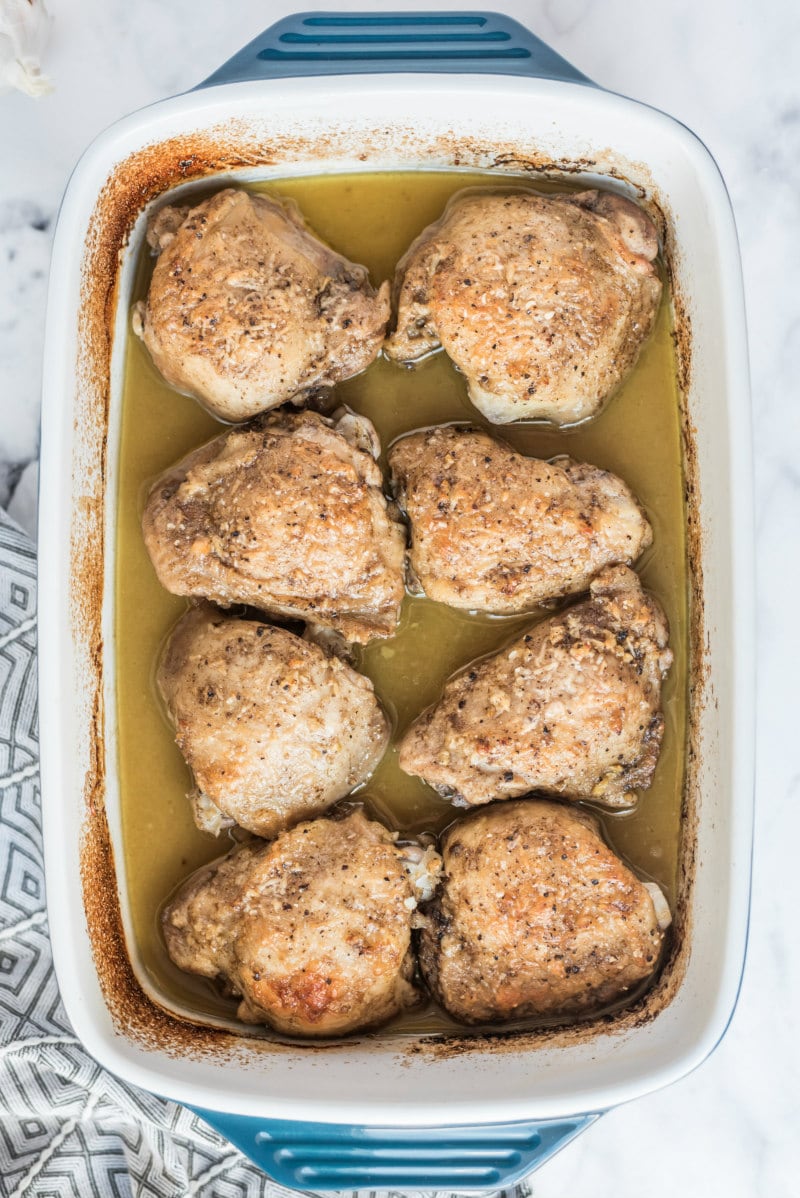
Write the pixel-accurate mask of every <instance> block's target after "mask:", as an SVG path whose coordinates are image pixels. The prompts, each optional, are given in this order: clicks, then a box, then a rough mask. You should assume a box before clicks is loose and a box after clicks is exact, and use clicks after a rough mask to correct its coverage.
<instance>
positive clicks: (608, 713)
mask: <svg viewBox="0 0 800 1198" xmlns="http://www.w3.org/2000/svg"><path fill="white" fill-rule="evenodd" d="M667 641H668V630H667V621H666V618H665V616H664V613H663V611H662V610H661V607H660V606H659V604H658V603H657V602H656V600H655V599H653V598H651V597H650V596H649V595H647V594H646V593H645V592H644V591H643V590H642V587H641V583H640V582H639V579H638V577H637V575H636V574H635V573H634V572H633V571H632V570H630V569H628V567H627V566H608V567H606V569H604V570H602V571H601V572H600V573H599V574H598V575H597V577H596V578H595V580H594V581H593V582H592V584H591V587H590V595H589V598H588V599H586V600H584V601H583V602H580V603H576V604H574V605H573V606H572V607H570V608H568V609H567V610H566V611H564V612H562V613H560V614H559V615H556V616H553V617H551V618H550V619H546V620H542V621H541V622H540V623H538V624H536V625H534V626H532V627H531V628H530V629H529V631H528V632H526V633H524V634H523V635H522V636H519V637H517V638H516V639H515V640H514V641H513V642H512V643H511V644H510V645H508V646H507V647H506V648H505V649H501V650H500V651H499V652H498V653H494V654H492V655H491V656H490V657H486V658H484V659H483V660H482V661H479V662H476V663H475V664H474V665H472V666H468V667H467V668H466V669H465V670H462V671H461V672H460V673H459V674H456V675H455V676H454V677H453V678H451V679H450V681H449V682H448V683H447V685H446V686H445V688H444V692H443V694H442V697H441V699H440V700H439V702H438V703H436V704H435V705H434V706H433V707H431V708H429V709H428V711H426V712H424V713H423V714H422V715H421V716H420V717H419V718H418V719H417V720H416V721H415V722H414V723H413V724H412V725H411V727H410V728H409V730H408V731H407V732H406V734H405V736H404V737H403V739H402V741H401V743H400V756H399V761H400V768H401V769H403V770H405V772H406V773H408V774H415V775H417V776H418V777H420V778H423V779H424V781H425V782H427V783H428V784H429V785H430V786H432V787H433V788H434V789H435V790H437V791H438V792H439V793H440V794H441V795H443V796H445V797H447V798H450V799H452V800H453V801H454V802H456V803H461V804H468V805H470V806H473V805H477V804H481V803H489V802H491V800H492V799H509V798H515V797H518V796H519V795H523V794H527V793H528V792H529V791H532V790H539V791H544V792H547V793H549V794H554V795H559V796H563V797H564V798H568V799H595V800H597V801H598V802H602V803H605V804H607V805H608V806H611V807H628V806H631V805H632V804H633V803H634V802H635V801H636V795H635V793H634V791H635V789H636V788H637V787H639V788H645V787H647V786H649V785H650V783H651V781H652V779H653V773H654V771H655V767H656V763H657V761H658V755H659V752H660V749H661V739H662V736H663V731H664V717H663V714H662V712H661V683H662V680H663V678H664V677H665V675H666V673H667V670H668V669H669V667H670V665H671V664H672V652H671V650H670V649H668V648H667Z"/></svg>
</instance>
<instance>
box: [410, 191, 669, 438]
mask: <svg viewBox="0 0 800 1198" xmlns="http://www.w3.org/2000/svg"><path fill="white" fill-rule="evenodd" d="M657 253H658V238H657V234H656V229H655V226H654V225H653V223H652V221H651V220H650V218H649V217H648V216H646V215H645V213H644V212H643V211H642V210H641V209H640V208H638V207H637V206H636V205H635V204H633V203H632V202H631V201H630V200H626V199H623V198H622V197H620V196H617V195H611V194H609V193H604V192H599V191H585V192H580V193H579V194H571V195H538V194H537V193H535V192H532V191H522V190H520V191H515V192H511V193H508V194H497V193H492V192H486V191H481V192H479V191H474V190H473V191H466V192H462V193H461V194H459V195H456V196H455V197H454V198H453V199H452V200H451V201H450V204H449V205H448V207H447V209H446V211H445V213H444V216H443V217H442V218H441V219H440V220H439V221H437V222H436V223H435V224H433V225H431V226H429V228H427V229H426V230H425V231H424V232H423V233H422V234H421V236H420V237H419V238H418V239H417V240H416V241H415V242H414V244H413V245H412V246H411V248H410V250H409V251H408V253H407V254H406V255H405V257H404V258H403V260H402V261H401V263H400V264H399V266H398V272H397V279H396V281H395V291H396V293H397V297H398V298H397V327H396V330H395V332H394V333H392V334H391V336H390V337H389V340H388V342H387V345H386V352H387V354H388V355H389V357H391V358H394V359H396V360H397V361H400V362H414V361H416V360H418V359H419V358H421V357H423V356H424V355H425V354H427V353H430V352H431V351H432V350H434V349H437V348H438V347H439V346H440V345H441V346H442V347H443V349H444V350H445V352H446V353H447V355H448V356H449V357H450V358H451V359H452V360H453V362H454V363H455V364H456V366H458V368H459V370H461V371H463V373H464V374H465V375H466V378H467V384H468V388H469V396H470V399H471V400H472V402H473V403H474V404H475V406H476V407H477V408H479V409H480V411H481V412H483V413H484V415H485V416H487V417H488V419H489V420H491V421H492V422H493V423H495V424H506V423H508V422H509V421H511V420H531V419H539V418H542V419H545V420H550V421H553V422H554V423H555V424H574V423H575V422H576V421H579V420H585V419H586V418H587V417H589V416H594V415H595V414H596V413H597V412H598V411H599V410H600V408H601V407H602V405H603V404H604V402H605V401H606V399H608V397H609V396H610V395H611V394H612V392H613V391H614V390H615V389H616V388H617V386H618V385H619V383H620V382H621V381H622V379H623V378H624V377H625V376H626V374H627V373H628V372H629V370H630V369H631V367H632V366H633V364H634V363H635V361H636V359H637V357H638V354H639V350H640V348H641V346H642V343H643V342H644V340H645V339H646V338H647V336H648V335H649V333H650V331H651V330H652V327H653V324H654V322H655V318H656V312H657V310H658V305H659V301H660V298H661V281H660V279H659V277H658V273H657V271H656V268H655V266H654V259H655V257H656V255H657Z"/></svg>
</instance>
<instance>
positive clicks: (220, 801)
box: [158, 606, 389, 836]
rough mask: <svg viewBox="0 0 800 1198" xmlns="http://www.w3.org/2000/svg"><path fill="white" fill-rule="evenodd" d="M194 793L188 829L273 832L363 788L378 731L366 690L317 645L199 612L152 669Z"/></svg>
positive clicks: (381, 742)
mask: <svg viewBox="0 0 800 1198" xmlns="http://www.w3.org/2000/svg"><path fill="white" fill-rule="evenodd" d="M158 685H159V689H160V690H161V693H162V695H163V697H164V701H165V703H166V705H167V709H168V711H169V714H170V717H171V719H172V722H173V724H174V726H175V738H176V740H177V743H178V747H179V748H180V750H181V752H182V753H183V755H184V757H185V758H186V761H187V762H188V764H189V766H190V768H191V770H192V773H193V775H194V780H195V783H196V789H195V791H194V792H193V794H192V795H191V796H190V797H191V799H192V803H193V807H194V813H195V822H196V823H197V825H198V827H199V828H201V829H202V830H203V831H205V832H213V833H219V832H220V831H221V829H222V828H223V827H226V826H229V825H230V824H233V823H236V824H239V825H240V826H241V827H243V828H247V830H248V831H250V832H254V833H255V834H256V835H257V836H274V835H275V834H276V833H277V832H279V831H281V830H282V829H283V828H285V827H287V825H289V824H291V823H296V822H297V821H298V820H300V819H308V818H309V817H310V816H312V815H319V814H321V813H322V812H323V811H324V810H325V809H326V808H327V807H330V805H331V804H332V803H335V802H336V800H337V799H341V798H344V796H345V795H347V794H349V793H350V791H351V790H352V789H353V788H354V787H355V786H358V785H359V784H360V783H362V782H364V781H365V779H366V778H368V777H369V775H370V774H371V773H372V771H373V770H374V768H375V766H376V765H377V764H378V762H379V761H380V759H381V757H382V755H383V751H384V749H385V748H386V744H387V742H388V739H389V728H388V725H387V722H386V719H385V717H384V715H383V712H382V711H381V708H380V706H379V704H378V701H377V699H376V698H375V692H374V690H373V687H372V683H371V682H370V681H369V679H368V678H365V677H364V676H363V675H362V674H358V673H357V672H356V671H355V670H353V669H351V668H350V666H348V665H346V664H345V663H344V662H343V661H340V660H339V658H338V657H334V656H332V655H330V654H328V653H326V652H325V651H324V650H323V649H321V648H320V647H319V645H316V644H314V643H313V642H310V641H306V640H301V638H300V637H298V636H295V635H294V634H293V633H291V632H287V631H286V630H285V629H282V628H272V627H270V626H269V625H268V624H263V623H261V622H260V621H254V620H240V619H234V618H232V617H230V616H226V615H224V614H223V613H222V612H219V611H217V610H215V609H214V608H212V607H210V606H204V607H200V608H194V609H192V610H191V611H189V612H187V613H186V615H185V616H183V617H182V618H181V620H179V622H178V624H177V625H176V627H175V628H174V630H173V632H172V634H171V635H170V638H169V640H168V642H167V645H166V649H165V651H164V654H163V656H162V658H161V662H160V664H159V669H158Z"/></svg>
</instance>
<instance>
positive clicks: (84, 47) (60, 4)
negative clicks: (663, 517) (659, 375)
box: [0, 0, 800, 1198]
mask: <svg viewBox="0 0 800 1198" xmlns="http://www.w3.org/2000/svg"><path fill="white" fill-rule="evenodd" d="M50 7H51V9H52V11H53V13H54V16H55V25H54V29H53V35H52V39H51V42H50V45H49V49H48V52H47V54H46V58H45V68H46V70H47V71H48V72H49V73H50V74H51V75H52V76H53V79H54V81H55V84H56V90H55V92H54V94H53V95H52V96H49V97H46V98H44V99H40V100H30V99H28V98H27V97H24V96H21V95H16V94H13V95H5V96H0V503H8V502H9V500H10V504H11V509H12V511H14V512H15V513H16V515H17V517H18V518H19V519H20V520H21V521H22V522H23V523H27V524H30V523H31V521H32V520H33V513H34V509H35V459H36V453H37V419H38V399H39V381H40V373H41V354H42V335H43V322H44V307H45V294H46V276H47V267H48V255H49V244H50V235H51V231H52V224H53V220H54V218H55V215H56V211H57V208H58V203H59V199H60V197H61V194H62V192H63V189H64V186H65V183H66V180H67V177H68V175H69V172H70V169H71V167H72V165H73V164H74V162H75V160H76V158H77V157H78V155H79V153H80V151H81V150H82V149H83V148H84V146H85V145H87V144H88V142H89V141H90V140H91V139H92V138H93V137H94V135H95V134H96V133H97V132H99V130H100V129H101V128H103V127H104V126H105V125H107V124H109V123H110V122H111V121H113V120H114V119H115V118H116V117H118V116H122V115H123V114H124V113H127V112H129V111H131V110H132V109H135V108H138V107H140V106H141V105H144V104H147V103H150V102H152V101H154V100H158V99H160V98H162V97H164V96H167V95H169V94H172V93H174V92H178V91H182V90H185V89H186V88H188V87H191V86H192V85H193V84H195V83H196V82H198V81H199V80H200V79H202V78H204V77H205V76H206V75H207V74H209V73H210V71H211V70H213V69H214V68H215V67H216V66H218V65H219V64H220V63H222V62H223V61H224V60H225V59H226V58H227V57H229V56H230V54H232V53H233V52H234V51H236V50H237V49H238V48H239V47H240V46H242V45H243V44H244V43H245V42H247V41H248V40H249V39H250V38H251V37H253V36H254V35H255V34H256V33H258V32H259V31H260V30H261V29H262V28H263V27H264V26H266V25H267V24H269V23H270V20H271V19H276V18H277V17H279V16H283V15H285V14H287V13H289V12H291V11H294V10H295V7H297V8H304V7H311V6H310V5H309V6H306V5H301V4H298V5H297V6H295V5H293V4H285V3H273V4H270V5H267V4H264V3H263V2H257V0H237V2H236V3H232V4H231V3H228V4H220V3H217V2H215V0H168V2H167V3H165V2H164V0H137V2H136V3H131V2H130V0H50ZM329 7H331V8H333V7H338V8H340V9H346V8H355V9H358V8H361V9H364V8H367V7H369V5H368V4H367V3H365V2H364V0H362V2H361V3H360V4H358V3H357V4H348V3H347V2H346V0H340V3H339V4H338V5H334V4H331V5H330V6H329ZM374 7H377V5H375V6H374ZM387 7H389V6H387ZM416 7H422V5H421V4H416V5H415V4H413V3H412V4H404V3H403V2H402V0H394V3H393V4H392V5H391V8H393V9H395V10H399V9H403V8H416ZM436 7H439V8H446V7H452V8H456V7H460V8H469V7H473V8H476V7H481V5H479V4H469V3H468V0H465V2H464V3H462V4H450V5H448V4H447V3H446V2H445V0H439V4H438V5H437V6H436ZM495 7H496V8H498V9H503V10H505V11H508V12H509V13H510V14H511V15H513V16H516V17H518V18H519V19H521V20H522V21H524V22H525V23H527V24H528V25H529V26H530V27H531V28H532V29H533V30H534V31H535V32H537V33H538V34H539V35H540V36H541V37H543V38H544V39H545V40H546V41H548V42H549V43H550V44H551V45H552V46H553V47H554V48H555V49H557V50H559V51H560V52H561V53H562V54H563V55H564V56H565V57H566V58H567V59H569V60H570V61H572V62H573V63H574V64H575V65H576V66H578V67H579V68H581V69H582V70H583V71H585V72H586V74H588V75H589V76H590V77H592V78H594V79H596V80H597V81H598V82H600V83H602V84H604V85H605V86H607V87H609V88H611V89H613V90H615V91H619V92H622V93H625V94H627V95H631V96H634V97H636V98H639V99H642V100H646V101H647V102H649V103H651V104H654V105H656V106H657V107H659V108H663V109H664V110H665V111H667V112H669V113H672V114H673V115H674V116H677V117H678V118H680V119H681V120H682V121H684V122H685V123H686V124H687V125H689V126H690V127H691V128H692V129H694V130H695V131H696V132H697V133H699V135H700V136H701V137H702V138H703V140H704V141H705V142H706V143H707V144H708V146H709V147H710V149H711V150H712V153H713V154H714V155H715V157H716V158H717V161H718V162H719V164H720V166H721V168H722V171H723V174H724V176H725V178H726V180H727V183H728V187H729V189H730V192H731V195H732V198H733V203H734V208H735V211H736V218H737V222H738V226H739V231H740V236H741V243H742V255H743V262H744V274H745V285H746V294H747V306H748V316H749V323H750V345H751V359H752V369H753V411H754V429H755V445H756V457H757V479H756V506H757V530H758V572H759V600H760V616H759V667H760V669H759V730H758V760H759V766H758V785H757V803H758V807H757V833H756V851H755V873H754V891H753V918H752V931H751V942H750V952H749V958H748V965H747V970H746V974H745V979H744V986H743V990H742V996H741V1000H740V1003H739V1007H738V1010H737V1013H736V1015H735V1018H734V1021H733V1024H732V1026H731V1028H730V1030H729V1032H728V1035H727V1037H726V1038H725V1040H724V1042H723V1044H722V1045H721V1047H720V1048H719V1049H718V1050H717V1052H716V1053H715V1054H714V1056H713V1057H712V1058H711V1059H710V1060H709V1061H707V1062H706V1063H705V1064H704V1065H703V1066H702V1068H700V1069H699V1070H697V1071H696V1072H695V1073H694V1074H693V1075H692V1076H690V1077H688V1078H686V1079H685V1080H684V1081H682V1082H680V1083H679V1084H677V1085H674V1086H673V1087H671V1088H670V1089H669V1090H667V1091H664V1092H661V1093H658V1094H655V1095H652V1096H651V1097H649V1098H647V1099H644V1100H640V1101H639V1102H637V1103H635V1104H633V1105H631V1106H628V1107H626V1108H624V1109H619V1110H617V1111H614V1112H612V1113H611V1114H609V1115H608V1116H606V1117H605V1118H604V1119H602V1120H601V1121H600V1122H599V1123H598V1124H597V1125H596V1126H595V1127H594V1128H592V1129H591V1130H590V1131H589V1132H587V1133H586V1134H585V1135H584V1136H583V1137H582V1138H581V1139H580V1140H579V1141H577V1142H576V1143H575V1144H573V1145H572V1146H571V1147H570V1148H568V1149H567V1150H566V1151H565V1152H564V1153H562V1155H561V1156H560V1157H558V1158H556V1159H555V1160H554V1161H552V1162H551V1163H550V1164H549V1165H547V1166H545V1167H544V1168H543V1169H542V1170H541V1171H540V1172H539V1173H538V1174H537V1175H536V1177H535V1179H534V1180H533V1183H532V1187H533V1191H534V1193H535V1195H537V1198H584V1196H586V1198H588V1196H591V1198H611V1196H612V1195H613V1198H640V1196H641V1195H642V1194H646V1195H648V1198H674V1195H675V1194H676V1193H682V1194H685V1195H687V1196H688V1198H717V1196H720V1198H723V1196H724V1198H753V1196H760V1195H764V1196H765V1198H766V1196H767V1195H768V1196H769V1198H790V1196H794V1195H797V1194H799V1193H800V1149H799V1148H798V1145H799V1144H800V1135H799V1134H798V1123H799V1122H800V1119H799V1116H800V1036H799V1035H798V1027H799V1026H800V1015H799V1014H798V1011H799V1010H800V937H798V934H797V931H796V929H795V925H794V919H793V915H794V910H795V907H794V887H793V881H792V879H793V877H794V868H795V866H794V865H793V861H794V854H795V852H796V846H797V844H798V843H800V763H799V762H798V757H797V750H796V745H797V743H798V735H797V730H796V723H797V713H798V705H797V701H796V697H795V696H796V690H795V686H794V679H793V671H794V669H797V668H798V665H800V631H799V630H800V623H798V620H797V619H796V616H795V613H794V608H795V605H796V603H797V596H798V594H800V538H799V537H798V529H799V528H800V466H799V465H798V463H800V394H798V379H800V289H798V284H797V275H798V273H800V7H798V6H797V4H796V3H795V0H762V2H761V3H759V4H752V3H745V0H705V2H701V0H663V2H662V3H660V4H654V5H647V6H645V5H641V4H640V3H639V0H532V2H530V3H513V2H511V0H509V2H508V3H505V4H502V3H500V2H499V0H498V3H496V5H495ZM29 464H30V465H29ZM15 490H16V493H15Z"/></svg>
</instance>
